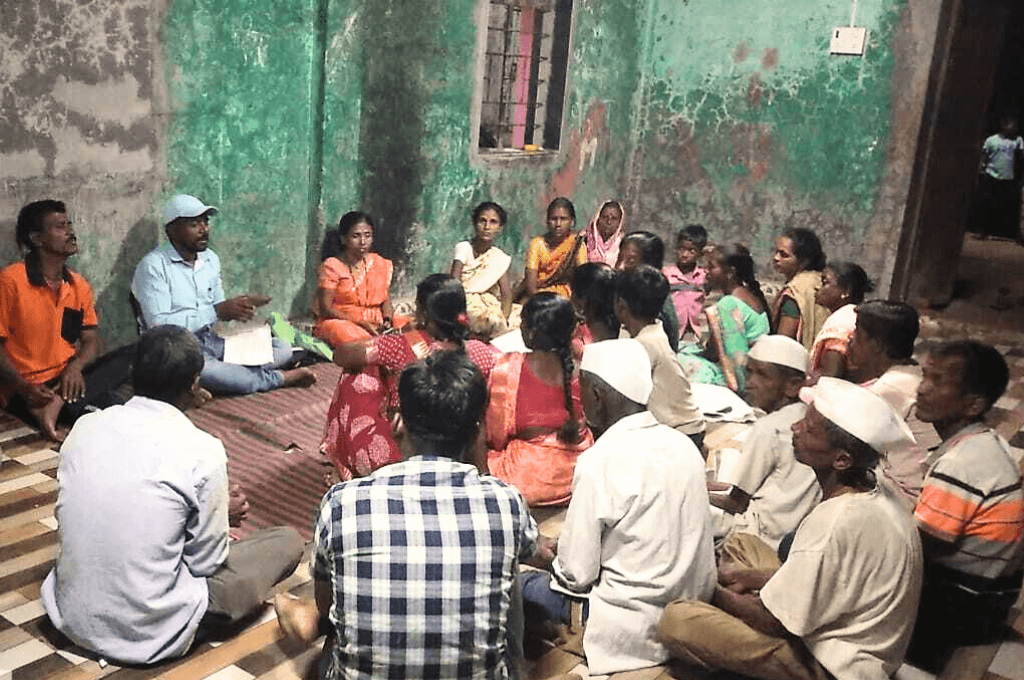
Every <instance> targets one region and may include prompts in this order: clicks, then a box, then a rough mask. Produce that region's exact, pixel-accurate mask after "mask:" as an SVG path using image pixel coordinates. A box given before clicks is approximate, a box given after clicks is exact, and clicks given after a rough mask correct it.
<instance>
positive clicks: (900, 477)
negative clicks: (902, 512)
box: [861, 364, 942, 513]
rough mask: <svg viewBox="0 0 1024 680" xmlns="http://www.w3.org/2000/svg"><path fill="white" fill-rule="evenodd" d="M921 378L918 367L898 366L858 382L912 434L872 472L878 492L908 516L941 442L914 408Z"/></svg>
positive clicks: (886, 454) (880, 461) (887, 452)
mask: <svg viewBox="0 0 1024 680" xmlns="http://www.w3.org/2000/svg"><path fill="white" fill-rule="evenodd" d="M921 379H922V376H921V367H920V366H918V365H916V364H901V365H898V366H892V367H890V368H889V369H888V370H887V371H886V372H885V373H883V374H882V375H881V376H879V377H878V378H877V379H875V380H869V381H867V382H864V383H861V387H864V388H866V389H867V390H868V391H869V392H874V393H875V394H877V395H878V396H880V397H881V398H882V399H884V400H885V401H886V403H887V404H889V406H891V407H892V409H893V410H894V411H896V413H897V415H899V417H900V418H903V420H904V421H906V423H907V427H909V428H910V432H911V433H912V434H913V435H914V443H913V444H902V445H900V446H897V447H894V448H890V449H889V450H887V451H886V452H885V455H883V456H882V458H881V459H880V460H879V461H878V468H877V470H876V472H875V475H876V477H877V478H878V481H879V483H880V484H881V485H882V489H883V490H884V491H885V492H886V493H888V494H890V495H892V497H893V498H895V499H896V500H897V501H899V503H900V504H901V505H902V506H903V507H904V508H906V510H907V512H910V513H913V512H914V506H915V505H916V504H917V497H918V496H920V495H921V487H922V486H923V485H924V475H925V473H926V472H927V471H928V468H929V467H931V465H932V463H934V462H935V458H936V454H935V453H934V452H933V449H935V448H936V447H937V446H938V445H939V444H941V443H942V438H941V437H939V433H938V432H936V431H935V428H934V427H933V426H932V424H931V423H926V422H923V421H922V420H920V419H919V418H918V417H917V410H916V409H915V408H914V406H916V405H917V386H918V385H920V384H921ZM930 452H931V453H930Z"/></svg>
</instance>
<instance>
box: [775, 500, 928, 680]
mask: <svg viewBox="0 0 1024 680" xmlns="http://www.w3.org/2000/svg"><path fill="white" fill-rule="evenodd" d="M922 569H923V561H922V556H921V540H920V538H919V537H918V534H917V528H916V527H915V526H914V523H913V521H912V520H911V518H910V516H909V515H907V513H905V512H903V511H902V510H901V509H900V508H899V506H898V505H896V503H895V502H893V500H892V499H890V498H889V497H888V496H886V495H885V494H884V493H882V492H881V491H878V490H877V489H876V490H875V491H870V492H866V493H849V494H845V495H842V496H838V497H836V498H832V499H829V500H827V501H823V502H822V503H820V504H819V505H818V506H817V507H816V508H815V509H814V510H812V511H811V514H809V515H808V516H807V518H806V519H804V521H803V522H802V523H801V524H800V528H799V529H797V532H796V538H795V539H794V540H793V547H792V549H791V550H790V552H789V558H788V559H787V560H786V562H785V563H784V564H783V565H782V567H781V568H779V570H778V571H777V572H775V575H774V576H773V577H772V578H771V579H770V580H769V581H768V583H766V584H765V586H764V588H762V589H761V601H762V602H763V603H764V605H765V607H767V608H768V611H770V612H771V613H772V614H774V615H775V617H776V618H777V619H778V620H779V621H780V622H781V623H782V625H783V626H785V627H786V630H788V631H789V632H790V633H792V634H794V635H797V636H799V637H801V638H803V640H804V642H805V643H806V644H807V646H808V648H809V649H810V650H811V653H812V654H814V658H816V659H817V660H818V661H819V662H820V663H821V665H822V666H824V667H825V668H827V669H828V670H829V672H830V673H832V674H833V675H834V676H836V677H837V678H840V680H844V679H846V678H857V680H873V679H877V680H882V679H883V678H886V679H887V678H889V677H890V676H891V675H892V674H893V673H894V672H895V671H896V668H897V667H898V666H899V665H900V663H901V662H902V661H903V656H904V654H906V651H907V645H908V644H909V643H910V634H911V632H912V630H913V628H914V619H915V618H916V616H917V605H918V600H919V599H920V596H921V579H922Z"/></svg>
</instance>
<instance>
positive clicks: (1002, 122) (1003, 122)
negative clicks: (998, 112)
mask: <svg viewBox="0 0 1024 680" xmlns="http://www.w3.org/2000/svg"><path fill="white" fill-rule="evenodd" d="M1016 124H1017V116H1014V115H1009V114H1008V115H1005V116H1003V117H1002V118H1000V119H999V127H1000V128H1004V127H1008V126H1010V125H1016Z"/></svg>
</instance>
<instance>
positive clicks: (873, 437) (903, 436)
mask: <svg viewBox="0 0 1024 680" xmlns="http://www.w3.org/2000/svg"><path fill="white" fill-rule="evenodd" d="M800 398H801V399H803V400H804V401H806V402H808V403H811V404H814V408H815V410H816V411H817V412H818V413H820V414H821V415H823V416H824V417H825V418H826V419H828V420H830V421H832V422H833V423H835V424H836V425H838V426H839V427H840V429H842V430H845V431H846V432H848V433H849V434H852V435H853V436H854V437H856V438H857V439H859V440H861V441H862V442H864V443H865V444H867V445H868V446H870V447H871V448H873V449H874V450H875V451H878V452H879V453H884V452H885V451H887V450H888V449H891V448H892V447H894V446H899V445H900V444H912V443H914V442H915V440H914V435H913V434H912V433H911V432H910V428H909V427H907V424H906V423H905V422H903V418H900V417H899V415H897V414H896V412H895V411H894V410H892V407H890V406H889V404H888V403H887V402H886V401H885V400H884V399H882V398H881V397H880V396H878V395H877V394H875V393H874V392H869V391H868V390H866V389H864V388H863V387H861V386H860V385H854V384H853V383H851V382H847V381H845V380H840V379H839V378H819V379H818V384H817V385H815V386H814V387H808V388H804V389H802V390H800Z"/></svg>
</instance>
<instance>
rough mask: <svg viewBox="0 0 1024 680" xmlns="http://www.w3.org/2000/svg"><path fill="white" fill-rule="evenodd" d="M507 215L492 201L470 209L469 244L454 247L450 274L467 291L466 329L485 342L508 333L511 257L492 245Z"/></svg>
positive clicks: (460, 243)
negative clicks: (470, 233) (467, 319)
mask: <svg viewBox="0 0 1024 680" xmlns="http://www.w3.org/2000/svg"><path fill="white" fill-rule="evenodd" d="M507 220H508V216H507V214H506V213H505V209H504V208H502V207H501V206H500V205H498V204H497V203H494V202H492V201H484V202H483V203H481V204H480V205H478V206H477V207H475V208H474V209H473V228H474V230H475V232H476V235H475V236H473V240H472V241H461V242H459V243H458V244H457V245H456V246H455V254H454V256H453V257H452V268H451V275H452V277H453V278H455V279H456V280H459V281H462V287H463V288H465V290H466V309H467V311H468V314H469V330H470V333H472V334H473V336H475V337H477V338H480V339H482V340H484V341H488V340H490V339H491V338H493V337H494V336H496V335H501V334H502V333H504V332H505V331H507V330H508V315H509V312H511V311H512V287H511V285H510V284H509V280H508V268H509V265H511V264H512V258H511V257H510V256H509V255H508V254H507V253H506V252H505V251H503V250H501V249H500V248H498V247H497V246H495V245H494V240H495V239H496V238H498V235H499V234H501V230H502V228H503V227H504V226H505V222H506V221H507Z"/></svg>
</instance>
